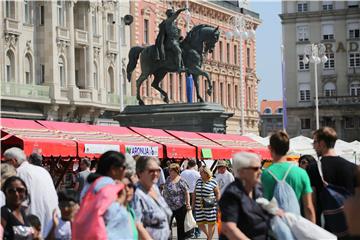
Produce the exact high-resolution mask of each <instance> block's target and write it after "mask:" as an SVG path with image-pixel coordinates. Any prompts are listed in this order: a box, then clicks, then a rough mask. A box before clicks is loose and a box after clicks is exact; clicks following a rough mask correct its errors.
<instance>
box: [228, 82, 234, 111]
mask: <svg viewBox="0 0 360 240" xmlns="http://www.w3.org/2000/svg"><path fill="white" fill-rule="evenodd" d="M227 95H228V99H227V100H228V107H232V106H233V104H232V101H231V100H232V99H233V98H232V96H231V85H230V84H228V87H227Z"/></svg>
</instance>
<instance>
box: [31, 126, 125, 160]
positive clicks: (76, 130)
mask: <svg viewBox="0 0 360 240" xmlns="http://www.w3.org/2000/svg"><path fill="white" fill-rule="evenodd" d="M37 122H38V123H40V124H41V125H43V126H44V127H46V128H48V129H51V130H53V131H55V132H56V133H58V134H59V135H61V136H63V137H64V138H67V139H72V140H74V141H76V142H77V144H78V156H79V157H96V158H97V157H100V155H101V154H102V153H104V152H106V151H109V150H114V151H120V150H121V143H120V142H119V141H115V140H113V139H112V138H111V137H110V136H109V135H106V134H104V133H101V132H100V131H96V130H94V129H93V128H92V127H91V126H90V125H87V124H84V123H69V122H54V121H37Z"/></svg>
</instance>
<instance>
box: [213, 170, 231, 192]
mask: <svg viewBox="0 0 360 240" xmlns="http://www.w3.org/2000/svg"><path fill="white" fill-rule="evenodd" d="M215 179H216V181H217V183H218V186H219V189H220V193H221V194H222V193H223V192H224V190H225V188H226V186H227V185H229V184H230V183H232V182H233V181H234V180H235V178H234V176H233V175H232V174H231V172H229V171H228V170H226V171H225V172H224V173H223V174H220V173H217V174H216V177H215Z"/></svg>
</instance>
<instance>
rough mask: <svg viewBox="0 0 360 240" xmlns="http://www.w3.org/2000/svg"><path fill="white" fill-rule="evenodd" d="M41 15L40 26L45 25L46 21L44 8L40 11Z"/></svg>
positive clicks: (41, 7)
mask: <svg viewBox="0 0 360 240" xmlns="http://www.w3.org/2000/svg"><path fill="white" fill-rule="evenodd" d="M39 14H40V17H39V18H40V25H41V26H42V25H44V19H45V15H44V14H45V11H44V6H40V11H39Z"/></svg>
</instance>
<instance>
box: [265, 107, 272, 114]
mask: <svg viewBox="0 0 360 240" xmlns="http://www.w3.org/2000/svg"><path fill="white" fill-rule="evenodd" d="M264 114H272V111H271V108H265V110H264Z"/></svg>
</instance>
